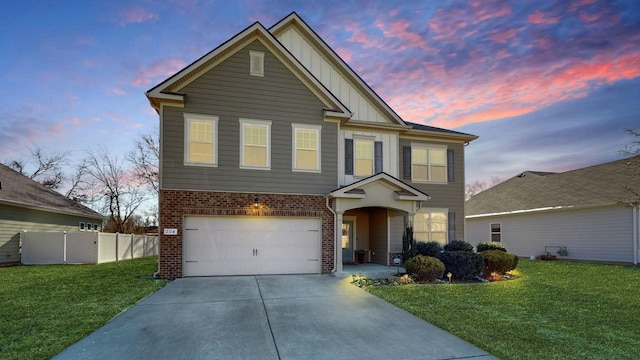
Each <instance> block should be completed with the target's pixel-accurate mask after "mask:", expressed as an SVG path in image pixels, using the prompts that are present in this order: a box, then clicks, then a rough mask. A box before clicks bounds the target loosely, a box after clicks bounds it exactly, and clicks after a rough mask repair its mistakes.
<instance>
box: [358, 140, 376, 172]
mask: <svg viewBox="0 0 640 360" xmlns="http://www.w3.org/2000/svg"><path fill="white" fill-rule="evenodd" d="M353 142H354V146H355V171H354V175H355V176H360V177H366V176H371V175H373V159H374V155H373V143H374V142H373V140H365V139H353Z"/></svg>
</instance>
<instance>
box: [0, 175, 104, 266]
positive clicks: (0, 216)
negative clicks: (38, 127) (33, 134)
mask: <svg viewBox="0 0 640 360" xmlns="http://www.w3.org/2000/svg"><path fill="white" fill-rule="evenodd" d="M102 220H103V216H102V215H100V214H98V213H96V212H95V211H93V210H91V209H89V208H87V207H85V206H83V205H80V204H78V203H77V202H75V201H73V200H70V199H68V198H66V197H64V196H63V195H61V194H59V193H57V192H55V191H53V190H51V189H49V188H47V187H45V186H43V185H42V184H40V183H38V182H36V181H33V180H31V179H29V178H28V177H26V176H24V175H22V174H20V173H18V172H16V171H14V170H12V169H10V168H9V167H7V166H5V165H2V164H0V265H2V264H6V263H19V262H20V238H21V233H22V232H23V231H100V230H101V229H102Z"/></svg>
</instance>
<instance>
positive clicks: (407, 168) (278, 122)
mask: <svg viewBox="0 0 640 360" xmlns="http://www.w3.org/2000/svg"><path fill="white" fill-rule="evenodd" d="M147 97H148V98H149V101H150V103H151V105H152V106H153V107H154V109H155V110H156V111H157V112H158V114H159V115H160V147H161V155H160V227H161V230H160V234H161V235H160V236H161V238H160V266H159V274H160V276H162V277H168V278H176V277H184V276H203V275H236V274H295V273H332V272H336V271H338V272H339V271H341V270H342V265H343V263H349V262H353V261H354V260H355V257H354V256H355V255H354V254H355V253H356V251H357V250H365V251H366V254H367V257H368V259H367V260H368V261H371V262H374V263H378V264H385V265H389V264H390V263H392V261H393V260H392V259H393V257H395V256H398V255H399V254H401V252H402V235H403V232H404V229H405V227H406V226H408V225H412V226H413V228H414V234H415V238H416V239H417V240H423V241H428V240H435V241H440V242H442V243H446V242H447V241H451V240H455V239H463V238H464V147H465V145H466V144H468V143H469V142H470V141H472V140H474V139H476V136H473V135H469V134H464V133H460V132H456V131H451V130H445V129H441V128H435V127H430V126H425V125H419V124H413V123H408V122H405V121H403V120H402V119H401V118H400V117H399V116H398V115H397V114H396V113H395V112H394V111H393V110H392V109H391V108H390V107H389V106H388V105H387V104H386V103H385V102H384V101H383V100H382V99H381V98H380V97H379V96H378V95H377V94H376V93H375V92H374V91H373V90H372V89H371V88H370V87H369V86H368V85H367V84H366V83H365V82H364V81H363V80H362V79H361V78H360V77H359V76H358V75H357V74H356V73H355V72H354V71H353V69H351V68H350V67H349V66H348V65H347V64H346V63H345V62H344V61H343V60H342V59H341V58H340V57H339V56H338V55H337V54H336V53H335V52H334V51H333V50H332V49H331V48H330V47H329V46H328V45H327V44H326V43H325V42H324V41H323V40H322V39H321V38H320V37H319V36H318V34H316V33H315V32H314V31H313V30H312V29H311V28H310V27H309V26H308V25H307V24H306V23H305V22H304V21H303V20H302V19H301V18H300V17H299V16H298V15H297V14H296V13H292V14H290V15H289V16H287V17H286V18H284V19H282V20H281V21H279V22H278V23H277V24H276V25H274V26H273V27H271V28H269V29H267V28H265V27H264V26H263V25H262V24H260V23H255V24H253V25H251V26H249V27H248V28H246V29H245V30H243V31H242V32H240V33H239V34H237V35H235V36H234V37H233V38H231V39H229V40H228V41H226V42H225V43H223V44H222V45H220V46H219V47H217V48H215V49H214V50H212V51H211V52H209V53H207V54H206V55H204V56H203V57H201V58H200V59H198V60H196V61H195V62H193V63H192V64H190V65H188V66H187V67H185V68H184V69H182V70H181V71H179V72H178V73H176V74H175V75H173V76H172V77H170V78H168V79H167V80H165V81H163V82H162V83H160V84H159V85H157V86H155V87H153V88H152V89H150V90H149V91H148V92H147Z"/></svg>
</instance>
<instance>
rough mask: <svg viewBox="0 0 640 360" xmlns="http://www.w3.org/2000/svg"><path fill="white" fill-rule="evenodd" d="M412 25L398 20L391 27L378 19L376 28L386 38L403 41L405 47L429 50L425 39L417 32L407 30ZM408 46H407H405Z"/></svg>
mask: <svg viewBox="0 0 640 360" xmlns="http://www.w3.org/2000/svg"><path fill="white" fill-rule="evenodd" d="M410 25H411V24H410V23H409V22H408V21H406V20H396V21H394V22H392V23H391V24H390V25H388V24H386V23H384V22H382V21H381V20H380V19H378V20H377V21H376V22H375V26H376V27H377V28H378V29H380V30H381V31H382V33H383V34H384V36H386V37H390V38H397V39H400V40H403V47H402V49H405V48H407V47H418V48H422V49H424V50H427V49H428V48H429V47H428V46H427V43H426V42H425V40H424V38H423V37H422V36H421V35H420V34H418V33H415V32H412V31H409V30H407V29H408V28H409V26H410ZM404 44H406V45H404Z"/></svg>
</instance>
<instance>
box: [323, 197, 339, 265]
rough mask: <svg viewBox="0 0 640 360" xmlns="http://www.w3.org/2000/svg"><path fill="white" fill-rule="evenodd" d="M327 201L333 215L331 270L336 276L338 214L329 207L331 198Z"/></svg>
mask: <svg viewBox="0 0 640 360" xmlns="http://www.w3.org/2000/svg"><path fill="white" fill-rule="evenodd" d="M325 200H326V203H325V206H326V207H327V209H329V211H331V213H332V214H333V269H331V274H335V273H336V259H338V246H337V244H338V238H337V234H338V230H336V221H338V214H336V212H335V211H333V209H332V208H331V206H329V196H326V197H325Z"/></svg>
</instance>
